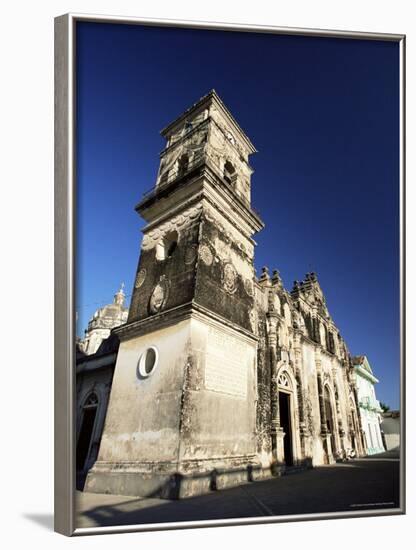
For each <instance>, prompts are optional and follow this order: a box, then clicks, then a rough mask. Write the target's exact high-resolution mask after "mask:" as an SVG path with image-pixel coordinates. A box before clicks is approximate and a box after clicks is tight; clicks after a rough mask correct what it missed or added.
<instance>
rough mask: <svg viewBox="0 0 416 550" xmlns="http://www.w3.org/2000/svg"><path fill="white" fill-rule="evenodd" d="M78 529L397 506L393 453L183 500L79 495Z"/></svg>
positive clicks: (396, 460)
mask: <svg viewBox="0 0 416 550" xmlns="http://www.w3.org/2000/svg"><path fill="white" fill-rule="evenodd" d="M77 505H78V512H79V513H78V527H97V526H104V525H106V526H109V525H129V524H130V525H131V524H146V523H165V522H179V521H199V520H217V519H235V518H247V517H265V516H279V515H288V514H305V513H326V512H343V511H356V512H357V511H360V510H380V509H383V508H394V507H398V506H399V458H398V454H397V453H395V452H392V451H390V452H388V453H383V454H382V455H377V456H374V457H367V458H363V459H357V460H353V461H350V462H347V463H342V464H335V465H332V466H322V467H319V468H315V469H313V470H308V471H304V472H299V473H296V474H292V475H286V476H283V477H280V478H273V479H268V480H263V481H256V482H254V483H250V484H247V485H241V486H238V487H233V488H231V489H227V490H223V491H215V492H212V493H210V494H208V495H203V496H198V497H193V498H189V499H184V500H175V501H169V500H160V499H155V498H150V499H140V498H137V497H125V496H114V495H98V494H93V493H81V492H77Z"/></svg>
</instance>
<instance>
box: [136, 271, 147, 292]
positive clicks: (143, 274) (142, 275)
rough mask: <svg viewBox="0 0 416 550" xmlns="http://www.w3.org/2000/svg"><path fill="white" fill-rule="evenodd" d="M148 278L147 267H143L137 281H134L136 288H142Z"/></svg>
mask: <svg viewBox="0 0 416 550" xmlns="http://www.w3.org/2000/svg"><path fill="white" fill-rule="evenodd" d="M145 279H146V268H143V269H141V270H140V271H139V272H138V274H137V277H136V282H135V283H134V287H135V288H140V287H141V286H142V284H143V283H144V280H145Z"/></svg>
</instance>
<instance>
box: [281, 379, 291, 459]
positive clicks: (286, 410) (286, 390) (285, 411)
mask: <svg viewBox="0 0 416 550" xmlns="http://www.w3.org/2000/svg"><path fill="white" fill-rule="evenodd" d="M277 386H278V391H279V414H280V427H281V428H282V430H283V432H284V434H285V435H284V438H283V452H284V461H285V464H286V466H293V458H294V456H293V455H294V453H293V438H294V434H293V422H292V415H293V388H292V386H291V383H290V380H289V377H288V376H287V374H286V373H285V372H281V373H280V374H279V376H278V380H277Z"/></svg>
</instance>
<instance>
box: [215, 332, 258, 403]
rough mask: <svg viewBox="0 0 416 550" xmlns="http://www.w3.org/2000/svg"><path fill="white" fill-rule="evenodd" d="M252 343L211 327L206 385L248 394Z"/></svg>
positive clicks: (227, 392) (230, 393)
mask: <svg viewBox="0 0 416 550" xmlns="http://www.w3.org/2000/svg"><path fill="white" fill-rule="evenodd" d="M251 357H252V349H251V347H250V346H248V345H247V344H245V343H244V342H242V341H241V340H239V339H237V338H233V337H232V336H230V335H228V334H225V333H224V332H221V331H219V330H216V329H215V328H212V327H210V328H209V332H208V341H207V355H206V362H205V388H206V389H207V390H212V391H216V392H220V393H225V394H228V395H234V396H236V397H246V396H247V370H248V365H249V363H250V359H251Z"/></svg>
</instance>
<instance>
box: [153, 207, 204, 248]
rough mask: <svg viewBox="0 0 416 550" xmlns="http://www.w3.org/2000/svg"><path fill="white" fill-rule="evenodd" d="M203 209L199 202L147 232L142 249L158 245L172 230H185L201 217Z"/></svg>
mask: <svg viewBox="0 0 416 550" xmlns="http://www.w3.org/2000/svg"><path fill="white" fill-rule="evenodd" d="M201 210H202V204H197V205H196V206H193V207H192V208H188V209H187V210H185V211H184V212H183V214H179V215H178V216H174V217H173V218H172V219H171V220H170V221H168V222H166V223H164V224H162V225H161V226H159V227H158V228H156V229H153V230H152V231H149V232H148V233H146V234H145V235H144V237H143V241H142V250H151V249H152V248H154V247H155V246H156V245H157V243H158V242H159V241H160V239H161V238H163V237H164V236H165V235H166V234H168V233H170V232H171V231H177V232H178V233H180V232H181V231H183V230H184V229H185V228H186V227H187V226H189V225H191V224H192V223H194V222H195V221H196V220H197V219H198V218H199V216H200V215H201Z"/></svg>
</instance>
